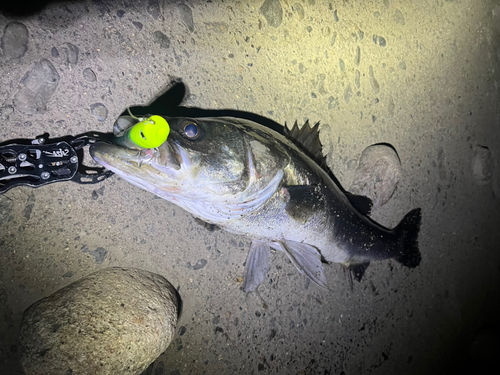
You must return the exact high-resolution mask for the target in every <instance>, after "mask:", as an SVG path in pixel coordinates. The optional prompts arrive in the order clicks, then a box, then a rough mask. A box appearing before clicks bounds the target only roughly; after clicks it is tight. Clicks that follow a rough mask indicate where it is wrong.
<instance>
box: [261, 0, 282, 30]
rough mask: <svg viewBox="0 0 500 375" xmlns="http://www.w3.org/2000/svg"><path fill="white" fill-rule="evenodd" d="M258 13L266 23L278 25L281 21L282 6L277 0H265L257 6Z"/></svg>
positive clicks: (273, 25) (272, 25)
mask: <svg viewBox="0 0 500 375" xmlns="http://www.w3.org/2000/svg"><path fill="white" fill-rule="evenodd" d="M259 12H260V14H262V15H263V16H264V18H265V19H266V21H267V24H268V25H269V26H271V27H279V26H280V25H281V23H282V22H283V8H282V7H281V4H280V2H279V0H266V1H264V3H263V4H262V5H261V7H260V8H259Z"/></svg>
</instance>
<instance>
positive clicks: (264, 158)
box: [89, 116, 421, 293]
mask: <svg viewBox="0 0 500 375" xmlns="http://www.w3.org/2000/svg"><path fill="white" fill-rule="evenodd" d="M164 118H165V119H166V120H167V122H168V124H169V125H170V135H169V137H168V139H167V141H166V142H165V143H163V144H162V145H161V146H160V147H157V148H154V149H146V150H135V149H127V148H124V147H120V146H117V145H114V144H110V143H105V142H96V143H94V144H93V145H91V147H90V150H89V152H90V154H91V156H92V157H93V159H94V160H95V161H96V162H98V163H99V164H101V165H102V166H104V167H105V168H106V169H109V170H111V171H113V172H114V173H116V174H117V175H118V176H120V177H122V178H123V179H124V180H126V181H128V182H130V183H131V184H133V185H135V186H138V187H140V188H142V189H144V190H146V191H149V192H151V193H153V194H155V195H157V196H158V197H161V198H164V199H166V200H167V201H169V202H172V203H173V204H175V205H177V206H180V207H181V208H183V209H184V210H186V211H188V212H190V213H191V214H192V215H194V216H195V217H196V218H198V219H199V220H202V221H204V222H206V223H209V224H211V225H215V226H218V227H220V228H221V229H223V230H225V231H228V232H230V233H234V234H237V235H242V236H246V237H247V238H249V239H251V245H250V251H249V254H248V257H247V260H246V262H245V266H244V270H243V282H242V285H241V289H242V290H243V291H244V292H247V293H249V292H253V291H255V290H256V289H257V288H258V286H259V285H260V284H261V283H262V282H263V281H264V280H265V277H266V275H267V273H268V271H269V258H270V254H271V250H278V251H283V252H284V253H286V254H287V255H288V257H289V259H290V260H291V262H292V263H293V264H294V265H295V267H296V268H297V269H298V270H299V272H300V273H302V274H305V275H306V276H307V277H309V278H310V279H311V280H312V281H313V282H314V283H316V284H317V285H319V286H320V287H323V288H327V289H328V285H327V281H326V277H325V272H324V264H330V263H340V264H342V265H343V266H344V267H345V268H346V269H347V270H349V275H350V280H351V283H352V278H354V279H355V280H357V281H361V279H362V277H363V275H364V273H365V271H366V268H367V267H368V266H369V264H370V262H372V261H381V260H385V259H395V260H396V261H397V262H399V263H400V264H402V265H403V266H406V267H408V268H415V267H417V266H418V265H419V264H420V261H421V254H420V251H419V248H418V234H419V229H420V223H421V210H420V208H416V209H413V210H411V211H410V212H408V213H407V214H406V215H405V216H404V217H403V219H402V220H401V222H400V223H399V224H398V225H397V226H396V227H395V228H393V229H388V228H386V227H384V226H383V225H381V224H379V223H377V222H375V221H374V220H372V219H371V218H370V217H369V216H368V215H369V213H370V209H371V201H370V200H369V198H366V197H360V196H354V195H351V194H349V193H348V192H346V191H345V190H344V189H342V188H341V186H340V184H339V183H338V182H337V181H336V179H335V177H334V175H333V173H332V172H331V170H330V169H329V168H328V167H327V164H326V158H325V157H324V156H323V153H322V145H321V142H320V139H319V123H317V124H315V125H314V126H311V125H310V124H309V121H307V122H306V123H305V124H304V125H303V126H302V127H299V126H298V123H297V122H296V123H295V124H294V126H293V127H292V128H291V129H289V128H288V127H287V126H286V124H285V126H284V127H283V129H284V130H283V132H282V134H280V133H279V132H276V131H274V130H272V129H270V128H269V127H266V126H264V125H261V124H259V123H257V122H254V121H250V120H247V119H243V118H236V117H202V118H187V117H167V116H164Z"/></svg>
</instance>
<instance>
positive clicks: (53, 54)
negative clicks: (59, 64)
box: [50, 47, 59, 57]
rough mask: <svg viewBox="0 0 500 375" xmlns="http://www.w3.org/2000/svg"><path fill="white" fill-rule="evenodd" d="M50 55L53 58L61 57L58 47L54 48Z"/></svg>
mask: <svg viewBox="0 0 500 375" xmlns="http://www.w3.org/2000/svg"><path fill="white" fill-rule="evenodd" d="M50 54H51V55H52V57H59V51H58V50H57V48H56V47H52V50H51V51H50Z"/></svg>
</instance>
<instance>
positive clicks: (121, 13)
mask: <svg viewBox="0 0 500 375" xmlns="http://www.w3.org/2000/svg"><path fill="white" fill-rule="evenodd" d="M116 15H117V16H118V18H122V17H123V16H124V15H125V11H124V10H122V9H118V10H117V11H116Z"/></svg>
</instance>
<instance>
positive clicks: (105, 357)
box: [20, 267, 179, 375]
mask: <svg viewBox="0 0 500 375" xmlns="http://www.w3.org/2000/svg"><path fill="white" fill-rule="evenodd" d="M178 306H179V297H178V294H177V291H176V290H175V288H174V287H173V286H172V285H171V284H170V283H169V282H168V281H167V280H166V279H165V278H164V277H163V276H160V275H158V274H154V273H151V272H148V271H144V270H140V269H134V268H129V269H126V268H120V267H114V268H108V269H104V270H101V271H98V272H95V273H92V274H90V275H88V276H87V277H85V278H83V279H80V280H78V281H76V282H74V283H72V284H70V285H68V286H67V287H65V288H63V289H60V290H58V291H57V292H55V293H54V294H52V295H51V296H49V297H47V298H44V299H42V300H40V301H38V302H36V303H34V304H33V305H31V306H30V307H29V308H28V309H27V310H26V311H25V313H24V316H23V321H22V325H21V334H20V344H21V364H22V366H23V369H24V372H25V374H26V375H32V374H33V375H39V374H55V375H57V374H61V375H62V374H71V373H73V374H123V375H132V374H140V373H142V372H143V371H144V370H145V369H146V368H147V367H148V366H149V365H150V364H151V363H152V362H153V361H154V360H155V359H156V358H157V357H158V356H159V355H160V354H161V353H162V352H164V351H165V350H166V348H167V347H168V345H169V344H170V342H171V341H172V338H173V336H174V334H175V326H176V324H177V318H178Z"/></svg>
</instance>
